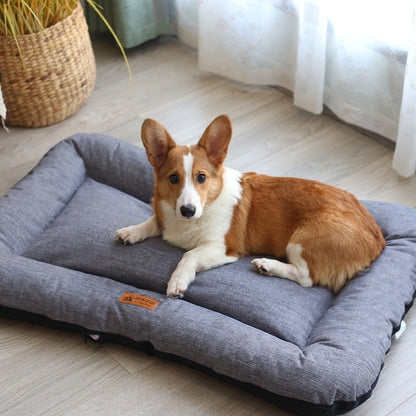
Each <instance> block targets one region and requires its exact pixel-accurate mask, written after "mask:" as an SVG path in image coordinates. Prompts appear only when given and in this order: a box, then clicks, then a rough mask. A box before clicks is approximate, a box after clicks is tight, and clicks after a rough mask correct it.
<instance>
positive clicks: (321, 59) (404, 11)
mask: <svg viewBox="0 0 416 416" xmlns="http://www.w3.org/2000/svg"><path fill="white" fill-rule="evenodd" d="M175 8H176V15H177V22H178V23H177V28H178V29H177V32H178V35H179V37H180V38H181V39H182V40H183V41H184V42H185V43H188V44H191V45H192V46H194V47H195V46H197V47H198V55H199V65H200V68H201V69H202V70H207V71H210V72H213V73H217V74H220V75H223V76H226V77H229V78H232V79H235V80H238V81H240V82H244V83H248V84H258V85H259V84H260V85H278V86H282V87H285V88H287V89H289V90H291V91H293V93H294V104H295V105H297V106H299V107H301V108H304V109H305V110H308V111H310V112H313V113H316V114H319V113H320V112H322V109H323V105H326V106H327V107H328V108H330V109H331V110H332V111H333V112H334V113H335V114H336V115H337V116H338V117H340V118H341V119H343V120H344V121H346V122H348V123H351V124H354V125H357V126H359V127H362V128H364V129H367V130H370V131H373V132H376V133H378V134H380V135H382V136H384V137H387V138H389V139H391V140H393V141H394V142H396V150H395V155H394V162H393V167H394V168H395V169H396V170H397V171H398V172H399V174H400V175H402V176H411V175H413V174H414V172H415V167H416V117H415V115H416V24H415V21H414V20H413V19H412V18H413V16H414V12H415V0H398V1H391V0H364V1H363V0H176V2H175ZM181 28H186V30H182V32H181Z"/></svg>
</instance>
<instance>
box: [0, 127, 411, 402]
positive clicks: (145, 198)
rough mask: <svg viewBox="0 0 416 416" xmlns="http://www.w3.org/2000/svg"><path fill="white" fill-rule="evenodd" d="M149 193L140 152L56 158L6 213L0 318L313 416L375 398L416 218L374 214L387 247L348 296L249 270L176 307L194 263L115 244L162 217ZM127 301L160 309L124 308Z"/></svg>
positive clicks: (78, 144) (376, 206)
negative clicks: (110, 342)
mask: <svg viewBox="0 0 416 416" xmlns="http://www.w3.org/2000/svg"><path fill="white" fill-rule="evenodd" d="M152 189H153V172H152V169H151V166H150V165H149V164H148V162H147V160H146V157H145V153H144V151H143V150H142V149H140V148H138V147H135V146H132V145H130V144H127V143H124V142H120V141H118V140H116V139H113V138H110V137H106V136H102V135H93V134H83V135H77V136H74V137H72V138H69V139H67V140H65V141H63V142H61V143H59V144H58V145H57V146H55V147H54V148H53V149H51V150H50V151H49V152H48V153H47V155H46V156H45V157H44V158H43V159H42V160H41V162H40V163H39V164H38V166H37V167H36V168H35V169H34V170H33V171H32V172H31V173H30V174H28V175H27V176H26V177H25V178H24V179H23V180H22V181H20V182H19V183H18V184H17V185H16V186H15V187H14V188H13V189H11V190H10V191H9V193H8V195H7V196H6V197H4V198H2V199H1V200H0V305H2V306H4V307H9V308H15V309H19V310H23V311H27V312H31V313H35V314H38V315H43V316H47V317H49V318H51V319H53V320H55V321H63V322H67V323H70V324H76V325H80V326H82V327H84V328H87V329H89V330H93V331H98V332H103V333H111V334H118V335H122V336H124V337H127V338H130V339H132V340H133V341H137V342H142V341H143V342H150V343H151V344H152V345H153V347H154V348H155V349H156V350H158V351H161V352H167V353H170V354H173V355H175V356H178V357H182V358H185V359H187V360H190V361H192V362H194V363H197V364H200V365H202V366H204V367H207V368H209V369H212V370H214V371H215V372H217V373H219V374H221V375H225V376H228V377H230V378H232V379H235V380H238V381H242V382H244V383H249V384H252V385H254V386H257V387H260V388H261V389H264V390H266V391H268V392H271V393H273V394H275V395H276V396H277V397H283V398H289V399H296V400H299V401H301V402H305V403H306V404H310V405H311V408H313V406H322V408H328V409H331V408H334V406H336V404H339V403H345V404H346V407H345V408H348V406H349V407H353V406H354V403H356V404H359V402H360V401H362V398H363V397H367V396H368V395H369V393H370V392H371V390H372V388H373V386H374V384H375V382H376V380H377V378H378V375H379V373H380V371H381V368H382V365H383V362H384V358H385V354H386V352H387V351H388V350H389V348H390V346H391V336H392V333H393V332H394V329H395V328H397V327H398V326H399V325H400V322H401V319H402V317H403V315H404V314H405V312H406V310H407V307H408V306H409V305H411V303H412V301H413V298H414V294H415V291H416V211H415V210H413V209H411V208H407V207H403V206H400V205H394V204H388V203H380V202H365V205H366V207H367V208H368V210H369V211H370V212H371V213H372V215H373V216H374V217H375V219H376V221H377V222H378V224H379V225H380V226H381V228H382V230H383V234H384V236H385V238H386V241H387V247H386V249H385V250H384V251H383V253H382V255H381V256H380V257H379V258H378V259H377V260H376V261H375V262H374V263H373V265H372V266H371V267H370V268H369V269H367V270H365V271H364V272H362V273H361V274H360V275H359V276H358V277H357V278H355V279H354V280H352V281H351V282H350V283H348V284H347V286H346V287H345V288H344V289H343V290H342V291H341V292H340V294H339V295H338V296H334V295H333V294H332V293H331V292H330V291H329V290H327V289H325V288H321V287H313V288H303V287H301V286H299V285H297V284H296V283H294V282H291V281H288V280H285V279H278V278H274V277H266V276H262V275H260V274H258V273H257V272H255V271H254V270H253V268H252V266H251V264H250V261H251V258H245V259H240V260H239V261H237V262H236V263H233V264H229V265H225V266H222V267H218V268H216V269H212V270H209V271H206V272H202V273H199V274H198V275H197V278H196V280H195V282H194V283H193V284H192V285H191V286H190V288H189V289H188V291H187V292H186V294H185V297H184V298H183V299H170V298H166V297H165V296H164V293H165V292H166V286H167V281H168V280H169V277H170V275H171V273H172V272H173V270H174V269H175V267H176V264H177V263H178V261H179V260H180V258H181V256H182V254H183V253H184V251H183V250H181V249H178V248H175V247H172V246H170V245H169V244H167V243H166V242H164V241H163V240H162V239H160V238H153V239H149V240H146V241H144V242H142V243H140V244H136V245H133V246H123V245H122V244H120V243H118V242H116V241H115V238H114V232H115V231H116V230H117V229H119V228H121V227H124V226H127V225H131V224H136V223H139V222H141V221H143V220H145V219H146V218H148V217H149V216H151V215H152V210H151V206H150V199H151V196H152ZM124 293H133V294H138V295H144V296H147V297H149V298H151V299H154V300H157V301H158V302H159V303H158V304H157V306H156V307H155V308H154V309H153V310H150V309H147V308H144V307H141V306H138V305H133V304H128V303H123V302H120V298H121V297H122V296H123V294H124ZM360 398H361V399H360ZM339 408H340V409H342V408H343V407H342V406H341V407H339ZM345 408H344V409H345Z"/></svg>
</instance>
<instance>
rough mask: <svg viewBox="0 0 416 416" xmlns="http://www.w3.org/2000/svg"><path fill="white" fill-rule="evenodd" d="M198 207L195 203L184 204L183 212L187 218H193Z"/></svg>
mask: <svg viewBox="0 0 416 416" xmlns="http://www.w3.org/2000/svg"><path fill="white" fill-rule="evenodd" d="M195 212H196V208H195V207H194V206H193V205H182V206H181V214H182V216H183V217H185V218H191V217H193V216H194V215H195Z"/></svg>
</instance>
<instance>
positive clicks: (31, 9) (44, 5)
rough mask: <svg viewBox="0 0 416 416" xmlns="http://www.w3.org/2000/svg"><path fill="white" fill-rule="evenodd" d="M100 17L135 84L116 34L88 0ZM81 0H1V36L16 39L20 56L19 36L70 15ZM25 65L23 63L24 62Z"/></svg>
mask: <svg viewBox="0 0 416 416" xmlns="http://www.w3.org/2000/svg"><path fill="white" fill-rule="evenodd" d="M85 1H86V2H87V3H88V4H89V5H90V6H91V8H92V9H93V10H94V11H95V12H96V13H97V14H98V15H99V16H100V18H101V19H102V20H103V22H104V23H105V25H106V26H107V27H108V30H109V31H110V32H111V34H112V35H113V37H114V39H115V41H116V42H117V45H118V47H119V48H120V50H121V52H122V54H123V57H124V60H125V62H126V65H127V69H128V71H129V75H130V81H132V75H131V70H130V65H129V62H128V59H127V56H126V53H125V51H124V48H123V46H122V45H121V43H120V41H119V39H118V37H117V35H116V34H115V32H114V30H113V29H112V27H111V26H110V24H109V23H108V21H107V20H106V18H105V17H104V16H103V14H102V13H101V11H100V9H102V7H101V6H99V5H98V4H97V3H96V2H95V1H93V0H85ZM78 4H79V0H2V1H1V3H0V36H13V37H14V39H15V41H16V45H17V48H18V50H19V53H20V57H21V59H22V63H23V57H22V54H21V51H20V46H19V41H18V36H19V35H27V34H31V33H37V32H40V31H42V30H44V29H46V28H48V27H50V26H52V25H54V24H56V23H58V22H60V21H61V20H63V19H65V18H66V17H68V16H70V15H71V13H72V12H73V11H74V9H75V8H76V7H77V6H78ZM23 65H24V63H23Z"/></svg>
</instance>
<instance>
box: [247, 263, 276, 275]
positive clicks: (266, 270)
mask: <svg viewBox="0 0 416 416" xmlns="http://www.w3.org/2000/svg"><path fill="white" fill-rule="evenodd" d="M251 263H252V264H254V266H255V268H256V269H257V271H258V272H259V273H261V274H264V275H265V276H271V272H270V264H269V263H270V260H269V259H254V260H252V262H251Z"/></svg>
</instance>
